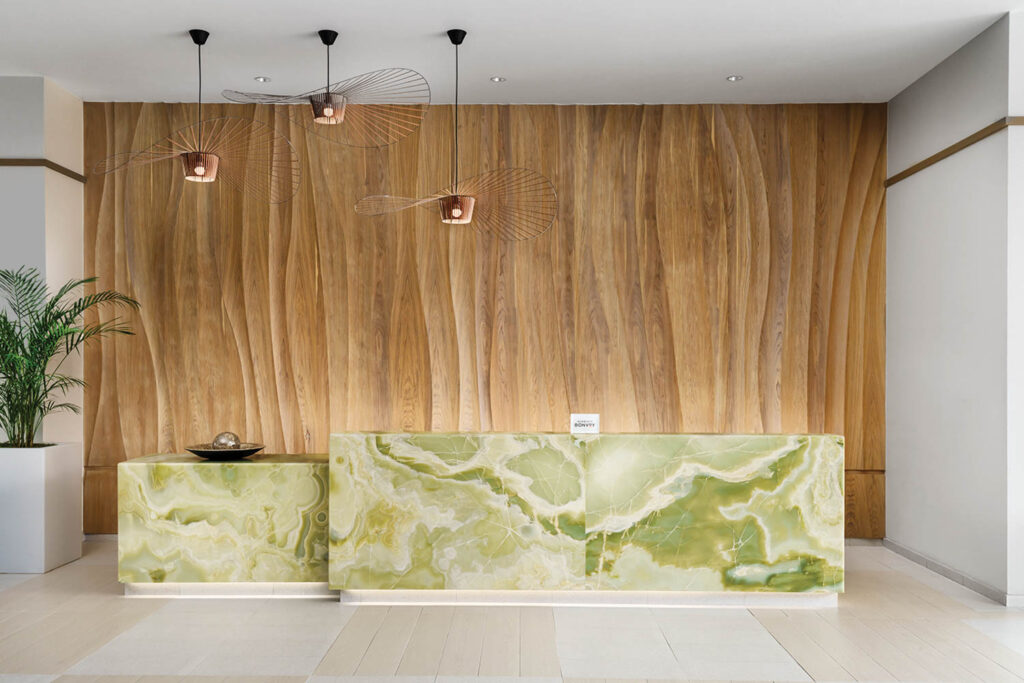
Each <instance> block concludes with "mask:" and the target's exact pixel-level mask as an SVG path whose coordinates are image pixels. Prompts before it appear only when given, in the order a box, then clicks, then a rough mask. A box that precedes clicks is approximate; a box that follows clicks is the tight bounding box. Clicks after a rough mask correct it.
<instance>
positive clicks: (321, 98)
mask: <svg viewBox="0 0 1024 683" xmlns="http://www.w3.org/2000/svg"><path fill="white" fill-rule="evenodd" d="M309 104H310V106H311V107H312V108H313V122H314V123H319V124H322V125H327V126H333V125H335V124H338V123H341V122H342V121H344V120H345V98H344V96H342V95H339V94H338V93H334V92H318V93H316V94H314V95H310V96H309Z"/></svg>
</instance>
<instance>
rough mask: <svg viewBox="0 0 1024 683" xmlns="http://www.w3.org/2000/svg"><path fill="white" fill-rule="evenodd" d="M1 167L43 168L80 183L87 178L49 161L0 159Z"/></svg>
mask: <svg viewBox="0 0 1024 683" xmlns="http://www.w3.org/2000/svg"><path fill="white" fill-rule="evenodd" d="M0 166H42V167H44V168H48V169H50V170H51V171H56V172H57V173H60V174H61V175H63V176H67V177H68V178H71V179H72V180H77V181H78V182H80V183H84V182H85V176H84V175H82V174H81V173H76V172H75V171H72V170H71V169H70V168H68V167H67V166H61V165H60V164H58V163H57V162H56V161H50V160H49V159H0Z"/></svg>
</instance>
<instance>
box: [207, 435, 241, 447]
mask: <svg viewBox="0 0 1024 683" xmlns="http://www.w3.org/2000/svg"><path fill="white" fill-rule="evenodd" d="M212 445H213V447H214V448H239V447H240V446H241V445H242V440H241V439H239V438H238V434H235V433H234V432H221V433H220V434H218V435H217V436H215V437H213V444H212Z"/></svg>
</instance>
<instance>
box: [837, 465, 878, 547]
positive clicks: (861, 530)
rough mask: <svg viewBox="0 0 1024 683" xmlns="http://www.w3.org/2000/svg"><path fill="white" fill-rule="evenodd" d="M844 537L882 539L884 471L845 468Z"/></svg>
mask: <svg viewBox="0 0 1024 683" xmlns="http://www.w3.org/2000/svg"><path fill="white" fill-rule="evenodd" d="M846 536H847V537H848V538H885V473H884V472H877V471H864V470H847V472H846Z"/></svg>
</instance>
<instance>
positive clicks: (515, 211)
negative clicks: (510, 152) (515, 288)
mask: <svg viewBox="0 0 1024 683" xmlns="http://www.w3.org/2000/svg"><path fill="white" fill-rule="evenodd" d="M465 38H466V32H465V31H464V30H462V29H451V30H450V31H448V39H449V40H450V41H451V43H452V45H454V46H455V106H454V115H453V119H454V131H453V141H454V144H453V146H452V184H451V185H449V186H448V187H447V188H445V189H443V190H440V191H438V192H435V193H434V194H432V195H430V196H429V197H422V198H419V199H416V198H412V197H395V196H391V195H373V196H370V197H364V198H362V199H360V200H359V202H357V203H356V207H355V208H356V213H358V214H361V215H364V216H379V215H382V214H386V213H394V212H397V211H403V210H405V209H408V208H411V207H414V206H423V207H428V208H430V207H432V206H435V205H436V207H437V211H438V213H439V214H440V219H441V222H442V223H446V224H449V225H467V224H472V225H473V227H474V228H475V229H476V230H478V231H480V232H484V233H489V234H493V235H495V236H497V237H499V238H501V239H505V240H527V239H533V238H534V237H538V236H540V235H542V234H544V233H545V232H546V231H547V230H548V228H550V227H551V224H552V223H553V222H554V220H555V215H556V214H557V213H558V196H557V195H556V194H555V188H554V186H553V185H552V184H551V181H550V180H548V179H547V178H546V177H544V176H543V175H541V174H540V173H537V172H536V171H531V170H529V169H526V168H502V169H498V170H495V171H487V172H486V173H481V174H480V175H476V176H473V177H471V178H466V179H463V178H461V177H460V175H459V46H460V45H462V42H463V41H464V40H465Z"/></svg>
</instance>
